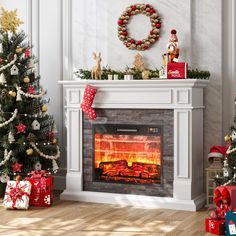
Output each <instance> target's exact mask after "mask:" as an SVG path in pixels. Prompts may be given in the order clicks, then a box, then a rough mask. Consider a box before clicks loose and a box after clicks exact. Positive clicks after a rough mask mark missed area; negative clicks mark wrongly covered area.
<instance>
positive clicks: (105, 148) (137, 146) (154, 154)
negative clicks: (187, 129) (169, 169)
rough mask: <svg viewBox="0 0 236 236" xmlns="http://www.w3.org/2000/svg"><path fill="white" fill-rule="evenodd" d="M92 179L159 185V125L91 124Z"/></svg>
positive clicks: (160, 167) (160, 127)
mask: <svg viewBox="0 0 236 236" xmlns="http://www.w3.org/2000/svg"><path fill="white" fill-rule="evenodd" d="M93 165H94V167H93V171H94V173H93V179H94V181H100V182H114V183H129V184H152V183H155V184H160V183H161V176H162V126H158V125H157V126H154V125H125V124H124V125H123V124H122V125H121V124H93Z"/></svg>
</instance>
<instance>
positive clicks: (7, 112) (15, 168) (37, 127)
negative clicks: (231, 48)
mask: <svg viewBox="0 0 236 236" xmlns="http://www.w3.org/2000/svg"><path fill="white" fill-rule="evenodd" d="M22 23H23V22H22V21H21V20H20V19H19V18H18V17H17V11H16V10H14V11H7V10H4V9H2V13H1V16H0V106H1V107H0V173H1V174H0V177H1V178H0V180H1V182H5V181H6V180H8V179H9V177H11V176H12V175H13V174H20V173H21V174H23V175H27V173H29V172H31V171H32V170H40V169H44V170H52V171H54V172H56V171H57V169H58V165H57V161H58V158H59V156H60V151H59V147H58V145H57V139H56V133H57V129H56V125H55V123H54V120H53V117H52V116H50V115H48V114H47V105H46V104H47V103H48V102H49V101H48V99H45V98H44V97H45V91H44V90H43V88H42V87H41V86H40V77H39V76H38V75H37V72H36V69H35V62H36V61H35V58H34V56H33V55H32V54H31V48H32V47H31V45H30V44H29V43H28V42H27V40H26V39H27V36H26V35H25V33H24V32H23V31H19V30H18V29H17V28H18V27H19V25H20V24H22Z"/></svg>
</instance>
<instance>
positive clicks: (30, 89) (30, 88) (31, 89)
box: [28, 85, 35, 94]
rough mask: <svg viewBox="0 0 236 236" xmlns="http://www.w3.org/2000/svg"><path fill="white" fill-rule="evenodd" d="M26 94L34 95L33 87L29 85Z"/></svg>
mask: <svg viewBox="0 0 236 236" xmlns="http://www.w3.org/2000/svg"><path fill="white" fill-rule="evenodd" d="M28 93H29V94H35V89H34V87H33V86H32V85H30V86H29V87H28Z"/></svg>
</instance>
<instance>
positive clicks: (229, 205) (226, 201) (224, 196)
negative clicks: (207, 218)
mask: <svg viewBox="0 0 236 236" xmlns="http://www.w3.org/2000/svg"><path fill="white" fill-rule="evenodd" d="M214 195H215V197H214V203H215V205H216V206H219V204H220V203H222V204H223V206H224V208H225V209H226V210H227V211H228V210H234V209H235V208H236V186H218V187H217V188H216V189H215V194H214Z"/></svg>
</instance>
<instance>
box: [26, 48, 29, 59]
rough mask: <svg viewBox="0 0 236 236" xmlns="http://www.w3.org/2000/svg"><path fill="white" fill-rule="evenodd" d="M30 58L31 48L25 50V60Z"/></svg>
mask: <svg viewBox="0 0 236 236" xmlns="http://www.w3.org/2000/svg"><path fill="white" fill-rule="evenodd" d="M28 57H30V50H29V48H26V49H25V58H28Z"/></svg>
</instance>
